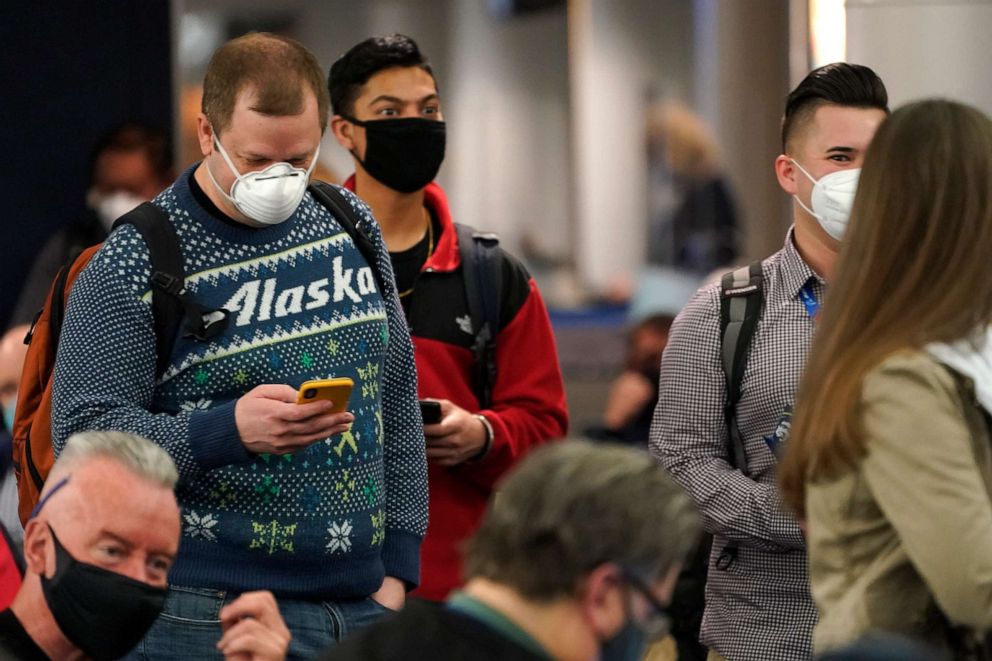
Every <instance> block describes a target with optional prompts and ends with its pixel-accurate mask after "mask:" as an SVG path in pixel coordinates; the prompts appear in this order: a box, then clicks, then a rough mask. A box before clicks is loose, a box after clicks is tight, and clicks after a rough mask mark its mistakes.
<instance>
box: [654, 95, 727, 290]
mask: <svg viewBox="0 0 992 661" xmlns="http://www.w3.org/2000/svg"><path fill="white" fill-rule="evenodd" d="M648 163H649V167H648V173H649V177H650V183H651V186H650V189H649V206H648V209H649V213H650V219H649V222H648V237H647V240H648V252H647V263H648V265H649V266H656V267H657V266H660V267H665V266H667V267H672V268H675V269H678V270H684V271H690V272H692V273H695V274H697V275H700V276H702V275H705V274H706V273H709V272H710V271H712V270H713V269H715V268H718V267H720V266H724V265H726V264H729V263H731V262H733V261H734V260H736V259H737V256H738V253H739V243H740V240H739V237H738V225H739V223H738V219H737V209H736V205H735V203H734V199H733V195H732V193H731V191H730V184H729V182H728V181H727V179H726V177H725V176H724V174H723V166H722V164H721V162H720V156H719V150H718V148H717V144H716V140H715V138H714V137H713V134H712V131H711V130H710V129H709V127H707V126H706V124H705V123H704V122H703V120H702V118H700V117H699V116H698V115H697V114H696V113H694V112H693V111H692V110H690V109H689V108H687V107H686V106H684V105H682V104H679V103H659V104H657V105H655V106H654V107H653V108H651V110H650V113H649V116H648Z"/></svg>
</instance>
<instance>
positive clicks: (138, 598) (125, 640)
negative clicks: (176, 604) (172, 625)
mask: <svg viewBox="0 0 992 661" xmlns="http://www.w3.org/2000/svg"><path fill="white" fill-rule="evenodd" d="M48 530H49V532H51V534H52V541H53V542H54V543H55V575H54V576H52V577H51V578H47V577H46V576H45V575H44V574H42V575H41V589H42V592H43V593H44V595H45V601H46V602H47V603H48V608H49V609H50V610H51V611H52V616H53V617H54V618H55V622H56V624H58V625H59V628H60V629H61V630H62V633H63V634H65V637H66V638H68V639H69V640H70V641H71V642H72V644H73V645H75V646H76V647H78V648H79V649H81V650H82V651H83V652H85V653H86V655H87V656H89V657H90V658H92V659H95V661H111V660H112V659H119V658H121V657H122V656H124V655H125V654H127V653H128V652H130V651H131V650H132V649H134V647H136V646H137V644H138V643H139V642H140V641H141V639H142V638H144V636H145V633H146V632H147V631H148V629H149V628H151V626H152V623H153V622H155V619H156V618H157V617H158V615H159V613H161V612H162V607H163V606H164V605H165V596H166V594H167V593H168V590H166V589H165V588H157V587H154V586H152V585H149V584H147V583H142V582H141V581H136V580H134V579H133V578H128V577H127V576H122V575H121V574H118V573H116V572H112V571H109V570H107V569H103V568H102V567H97V566H96V565H91V564H87V563H85V562H80V561H79V560H76V559H75V558H73V557H72V556H71V555H70V554H69V552H68V551H66V550H65V547H64V546H62V543H61V542H59V539H58V537H56V536H55V531H54V530H52V527H51V526H49V527H48Z"/></svg>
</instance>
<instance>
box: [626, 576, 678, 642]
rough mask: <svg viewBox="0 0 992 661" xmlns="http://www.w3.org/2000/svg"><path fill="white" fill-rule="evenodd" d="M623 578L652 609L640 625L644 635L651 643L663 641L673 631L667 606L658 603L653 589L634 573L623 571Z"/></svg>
mask: <svg viewBox="0 0 992 661" xmlns="http://www.w3.org/2000/svg"><path fill="white" fill-rule="evenodd" d="M622 576H623V580H624V582H626V583H627V585H629V586H630V587H632V588H634V590H635V591H636V592H638V593H640V595H641V596H642V597H644V599H645V601H647V602H648V605H649V606H650V607H651V612H650V613H648V616H647V618H646V619H645V620H644V621H643V622H641V623H640V626H641V628H642V629H643V630H644V634H645V636H646V637H647V639H648V640H649V641H651V642H655V641H658V640H661V639H662V638H664V637H665V636H667V635H668V632H669V631H670V630H671V625H672V622H671V619H670V618H669V617H668V612H667V610H666V609H665V606H664V605H663V604H662V603H661V602H660V601H658V598H657V597H655V596H654V594H653V593H652V592H651V588H649V587H648V586H647V584H646V583H645V582H644V581H642V580H641V579H640V578H639V577H637V576H635V575H634V574H633V573H631V572H629V571H627V570H623V571H622Z"/></svg>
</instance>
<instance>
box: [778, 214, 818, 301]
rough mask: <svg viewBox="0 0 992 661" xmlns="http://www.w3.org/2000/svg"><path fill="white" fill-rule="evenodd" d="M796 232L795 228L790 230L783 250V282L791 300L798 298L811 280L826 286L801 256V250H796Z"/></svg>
mask: <svg viewBox="0 0 992 661" xmlns="http://www.w3.org/2000/svg"><path fill="white" fill-rule="evenodd" d="M795 231H796V228H795V226H793V227H790V228H789V233H788V234H787V235H786V237H785V247H784V248H783V250H782V253H783V258H782V282H783V284H784V286H785V293H786V294H787V295H788V296H789V298H795V297H797V296H798V295H799V291H800V290H801V289H802V288H803V287H805V286H806V283H807V282H809V281H810V279H813V280H814V281H815V282H819V283H820V284H821V285H822V284H825V283H824V281H823V278H821V277H820V276H818V275H817V274H816V272H815V271H813V269H812V268H810V265H809V264H807V263H806V261H805V260H804V259H803V258H802V255H800V254H799V249H798V248H796V240H795V236H794V235H795Z"/></svg>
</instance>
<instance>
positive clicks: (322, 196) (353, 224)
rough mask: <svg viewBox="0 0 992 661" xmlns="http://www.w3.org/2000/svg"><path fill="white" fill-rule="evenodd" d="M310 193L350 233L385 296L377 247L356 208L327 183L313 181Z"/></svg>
mask: <svg viewBox="0 0 992 661" xmlns="http://www.w3.org/2000/svg"><path fill="white" fill-rule="evenodd" d="M310 192H311V193H312V194H313V196H314V197H315V198H316V199H317V201H318V202H320V203H321V205H323V207H324V208H325V209H327V210H328V211H329V212H330V213H331V215H333V216H334V219H335V220H337V221H338V224H340V225H341V227H343V228H344V231H345V232H347V233H348V236H350V237H351V240H352V241H354V242H355V247H356V248H358V252H360V253H362V257H364V258H365V261H366V262H368V265H369V266H371V267H372V274H373V275H374V276H375V282H376V284H377V285H378V286H379V293H380V294H381V295H383V296H385V295H386V289H385V287H383V286H382V274H381V273H380V272H379V268H378V261H377V260H376V253H375V246H374V245H373V244H372V239H370V238H369V235H368V234H367V233H366V232H365V230H364V229H362V226H361V225H360V224H359V218H358V214H357V213H355V208H354V207H352V206H351V204H350V203H349V202H348V200H346V199H345V197H344V195H342V194H341V191H340V190H339V189H338V187H337V186H332V185H331V184H328V183H326V182H323V181H312V182H311V183H310Z"/></svg>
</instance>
